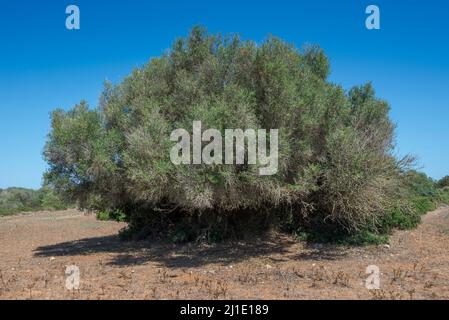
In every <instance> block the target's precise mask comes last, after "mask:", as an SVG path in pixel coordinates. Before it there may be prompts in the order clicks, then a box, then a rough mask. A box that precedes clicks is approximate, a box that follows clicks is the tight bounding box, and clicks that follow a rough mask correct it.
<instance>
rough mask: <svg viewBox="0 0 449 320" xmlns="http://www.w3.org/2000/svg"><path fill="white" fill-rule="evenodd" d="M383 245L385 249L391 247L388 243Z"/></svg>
mask: <svg viewBox="0 0 449 320" xmlns="http://www.w3.org/2000/svg"><path fill="white" fill-rule="evenodd" d="M383 247H384V248H385V249H390V248H391V247H390V245H389V244H384V245H383Z"/></svg>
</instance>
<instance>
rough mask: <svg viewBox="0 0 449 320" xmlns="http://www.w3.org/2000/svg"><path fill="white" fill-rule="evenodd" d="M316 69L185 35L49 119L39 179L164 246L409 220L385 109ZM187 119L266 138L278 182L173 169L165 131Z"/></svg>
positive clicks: (271, 51)
mask: <svg viewBox="0 0 449 320" xmlns="http://www.w3.org/2000/svg"><path fill="white" fill-rule="evenodd" d="M329 72H330V67H329V62H328V59H327V58H326V56H325V55H324V53H323V51H322V50H321V49H320V48H318V47H308V48H306V49H304V50H298V49H296V48H295V47H293V46H291V45H289V44H287V43H285V42H283V41H281V40H279V39H277V38H274V37H269V38H268V39H267V40H266V41H265V42H264V43H262V44H260V45H256V44H255V43H253V42H251V41H241V40H240V39H239V38H238V37H237V36H232V37H221V36H215V35H209V34H207V32H205V31H204V30H203V29H201V28H194V29H193V30H192V32H191V34H190V36H189V37H188V38H185V39H179V40H178V41H176V42H175V43H174V45H173V47H172V48H171V49H170V50H169V51H167V52H166V53H165V54H164V55H162V56H161V57H159V58H153V59H152V60H151V61H150V62H149V63H148V64H147V65H145V66H143V67H142V68H139V69H136V70H134V71H133V72H132V74H131V75H130V76H129V77H127V78H126V79H125V80H124V81H123V82H122V83H121V84H118V85H111V84H109V83H107V84H106V85H105V89H104V93H103V94H102V96H101V99H100V105H99V107H98V108H96V109H93V110H92V109H89V108H88V106H87V104H86V103H85V102H81V103H80V104H79V105H77V106H75V107H74V108H73V109H71V110H70V111H67V112H66V111H63V110H56V111H54V112H53V115H52V131H51V133H50V135H49V139H48V143H47V146H46V149H45V157H46V160H47V161H48V163H49V168H50V169H49V170H48V172H47V173H46V181H47V182H48V183H49V184H50V185H51V186H52V187H54V188H55V189H56V190H58V191H59V192H60V193H61V194H63V195H64V196H65V197H66V198H68V199H71V200H75V201H77V202H78V203H79V205H80V206H81V207H82V208H87V209H89V210H94V211H97V212H100V214H99V215H100V218H105V217H106V215H109V213H110V212H120V213H123V214H124V215H126V216H127V219H128V220H129V221H130V225H129V228H128V229H127V230H126V231H125V232H124V233H123V234H124V235H137V236H138V237H145V236H148V235H150V236H163V237H166V236H168V237H170V238H171V239H172V240H173V241H189V240H194V239H198V238H201V239H206V240H220V239H223V238H227V237H229V236H244V235H246V234H248V233H249V232H250V231H252V230H253V229H254V230H261V229H266V228H272V227H279V228H281V229H285V230H288V231H298V230H301V229H303V228H304V226H307V230H311V229H313V230H326V231H325V232H329V234H334V233H335V234H341V233H344V234H347V235H350V236H353V235H354V234H361V233H365V234H366V232H370V234H376V233H377V232H378V231H379V230H380V229H382V227H383V225H384V224H385V220H386V219H387V220H388V219H389V220H392V221H400V222H391V224H403V221H402V220H403V219H405V220H407V221H408V220H409V219H410V217H416V209H415V204H414V203H413V201H411V198H410V195H409V194H407V193H406V192H404V190H405V189H406V187H405V182H404V181H405V180H406V172H407V168H408V164H409V163H408V159H404V160H401V161H398V160H397V159H396V158H395V157H394V156H393V155H392V151H393V148H394V144H393V136H394V125H393V124H392V122H391V121H390V119H389V115H388V114H389V106H388V104H387V103H386V102H385V101H383V100H380V99H378V98H376V96H375V92H374V89H373V87H372V86H371V84H366V85H362V86H357V87H354V88H353V89H351V90H350V91H349V92H346V91H345V90H343V88H341V87H340V86H339V85H336V84H333V83H330V82H329V81H327V77H328V75H329ZM192 121H202V123H203V128H216V129H219V130H221V131H223V130H224V129H225V128H241V129H247V128H252V129H279V171H278V173H277V174H276V175H273V176H259V175H258V174H257V172H258V170H257V169H258V165H181V166H176V165H173V164H172V163H171V161H170V157H169V152H170V148H171V147H172V145H173V142H170V139H169V137H170V133H171V131H172V130H174V129H176V128H185V129H189V128H191V126H192ZM418 194H421V191H420V192H419V193H418ZM418 194H417V195H416V197H418ZM423 196H427V194H423ZM416 201H418V202H419V200H418V198H416ZM419 203H420V202H419ZM404 224H407V225H408V222H407V223H404Z"/></svg>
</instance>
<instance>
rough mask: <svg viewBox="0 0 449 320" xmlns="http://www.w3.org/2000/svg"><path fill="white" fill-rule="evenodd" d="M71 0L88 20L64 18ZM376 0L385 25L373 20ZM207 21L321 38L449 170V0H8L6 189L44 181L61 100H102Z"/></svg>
mask: <svg viewBox="0 0 449 320" xmlns="http://www.w3.org/2000/svg"><path fill="white" fill-rule="evenodd" d="M69 4H76V5H78V6H79V8H80V10H81V30H79V31H68V30H67V29H66V28H65V19H66V14H65V8H66V6H67V5H69ZM369 4H376V5H378V6H379V7H380V10H381V30H380V31H368V30H367V29H366V28H365V17H366V14H365V8H366V7H367V6H368V5H369ZM196 24H201V25H204V26H206V27H207V28H208V29H209V31H211V32H214V33H215V32H221V33H230V32H231V33H239V34H240V35H241V36H242V38H245V39H254V40H256V41H258V42H260V41H262V40H263V39H264V38H265V37H266V35H267V34H270V33H271V34H273V35H276V36H279V37H281V38H283V39H285V40H287V41H289V42H292V43H294V44H296V45H298V46H301V45H302V44H304V43H316V44H319V45H321V46H322V47H323V48H324V49H325V51H326V53H327V54H328V56H329V57H330V60H331V65H332V75H331V80H332V81H333V82H336V83H340V84H342V85H343V86H344V87H345V88H350V87H351V86H352V85H355V84H362V83H365V82H367V81H372V82H373V84H374V87H375V88H376V91H377V94H378V96H380V97H382V98H384V99H386V100H388V101H389V102H390V103H391V106H392V112H391V116H392V118H393V120H394V121H395V122H396V123H397V125H398V130H397V143H398V153H399V154H406V153H412V154H416V155H418V156H419V160H420V163H421V165H422V166H423V168H422V169H423V171H425V172H426V173H427V174H429V175H430V176H432V177H434V178H440V177H442V176H443V175H446V174H449V165H448V159H449V62H448V61H449V43H448V42H449V34H448V33H449V1H446V0H440V1H438V0H433V1H397V0H395V1H391V0H390V1H378V0H373V1H362V0H352V1H350V0H341V1H335V0H334V1H331V0H329V1H323V0H314V1H312V0H308V1H299V0H294V1H283V0H275V1H270V2H268V1H262V0H257V1H256V0H251V1H248V0H239V1H234V0H231V1H220V2H218V1H195V0H191V1H181V0H179V1H174V0H172V1H166V0H165V1H164V0H158V1H156V0H153V1H151V0H149V1H143V0H127V1H118V0H117V1H109V0H107V1H106V0H88V1H87V0H70V1H61V0H58V1H56V0H55V1H51V0H41V1H32V0H26V1H25V0H14V1H6V0H0V110H1V111H0V112H1V113H0V136H1V138H0V150H1V156H0V188H5V187H10V186H22V187H32V188H38V187H39V186H40V184H41V177H42V173H43V171H44V170H45V168H46V164H45V162H44V161H43V159H42V149H43V147H44V143H45V139H46V135H47V134H48V131H49V114H50V111H51V110H53V109H54V108H56V107H61V108H64V109H68V108H70V107H72V106H73V105H74V104H75V103H77V102H79V101H80V100H82V99H86V100H87V101H88V102H89V103H90V105H91V106H92V107H95V106H96V105H97V102H98V97H99V95H100V92H101V90H102V83H103V81H104V80H105V79H108V80H111V81H113V82H118V81H120V79H122V78H123V77H124V76H126V75H127V74H128V73H129V72H130V71H131V70H132V68H134V67H137V66H140V65H142V64H143V63H144V62H146V61H147V60H149V59H150V58H151V57H154V56H159V55H160V54H161V53H162V52H163V51H164V50H165V49H166V48H168V47H169V46H170V45H171V43H172V42H173V40H174V39H175V38H177V37H179V36H183V35H186V33H187V32H188V31H189V29H190V28H191V27H192V26H194V25H196Z"/></svg>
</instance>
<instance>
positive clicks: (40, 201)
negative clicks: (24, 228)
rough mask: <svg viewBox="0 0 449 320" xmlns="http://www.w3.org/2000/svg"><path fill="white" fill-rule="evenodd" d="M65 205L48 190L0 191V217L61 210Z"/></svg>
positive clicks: (15, 189) (12, 189)
mask: <svg viewBox="0 0 449 320" xmlns="http://www.w3.org/2000/svg"><path fill="white" fill-rule="evenodd" d="M66 208H67V205H66V204H64V202H63V201H62V200H61V199H60V198H59V197H58V196H57V195H56V194H55V192H54V191H53V190H51V189H48V188H42V189H39V190H30V189H24V188H9V189H4V190H2V189H0V216H1V215H10V214H14V213H18V212H26V211H38V210H62V209H66Z"/></svg>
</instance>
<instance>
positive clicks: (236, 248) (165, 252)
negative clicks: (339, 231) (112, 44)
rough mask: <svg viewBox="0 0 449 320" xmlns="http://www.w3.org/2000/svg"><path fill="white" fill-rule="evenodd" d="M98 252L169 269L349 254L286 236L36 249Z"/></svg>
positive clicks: (100, 241) (48, 253)
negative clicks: (254, 259)
mask: <svg viewBox="0 0 449 320" xmlns="http://www.w3.org/2000/svg"><path fill="white" fill-rule="evenodd" d="M97 253H109V254H113V255H114V254H115V256H113V258H112V260H111V261H110V262H109V264H110V265H115V266H129V265H140V264H145V263H147V262H150V261H151V262H158V263H160V264H161V265H163V266H165V267H169V268H191V267H200V266H203V265H207V264H211V263H219V264H222V265H228V264H234V263H238V262H240V261H244V260H247V259H249V258H252V257H258V256H266V257H267V258H268V259H271V260H272V261H274V262H276V261H282V260H291V259H298V260H309V259H310V260H312V259H313V260H336V259H340V258H342V257H343V256H344V255H345V253H344V252H343V250H341V249H339V248H337V247H334V246H324V247H320V248H319V249H317V248H316V246H314V245H305V246H300V245H298V242H296V241H294V240H292V239H291V238H288V237H284V236H281V237H272V236H270V237H266V238H259V239H254V240H251V241H242V242H227V243H223V244H215V245H198V244H183V245H175V244H166V243H150V242H147V241H139V242H123V241H121V240H120V239H119V238H118V236H105V237H95V238H86V239H81V240H77V241H69V242H62V243H58V244H54V245H48V246H41V247H38V248H36V249H35V250H34V255H35V256H37V257H57V256H79V255H91V254H97Z"/></svg>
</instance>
